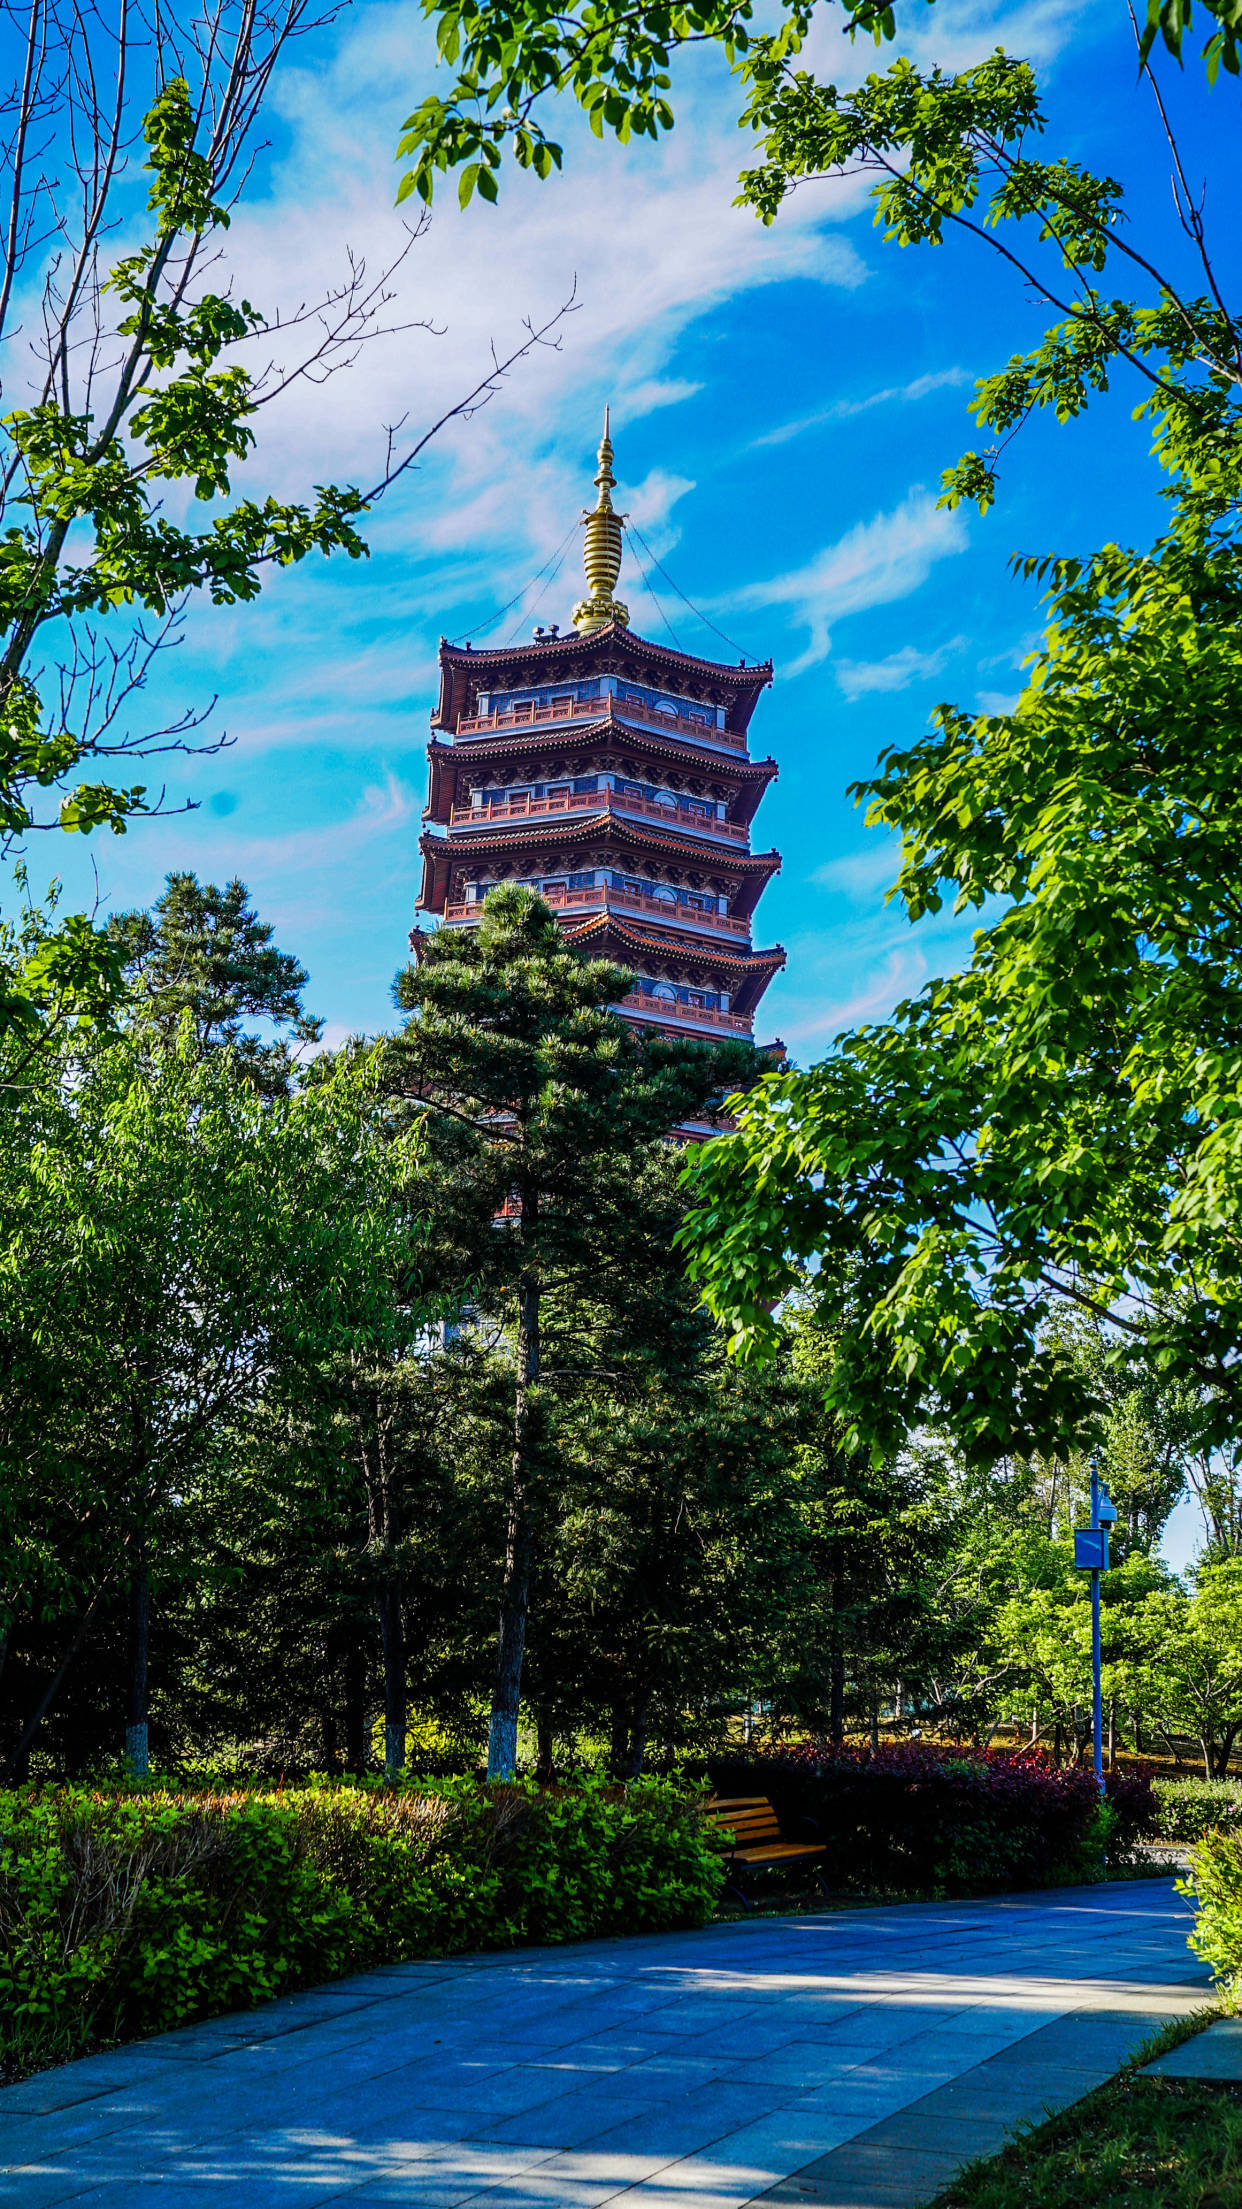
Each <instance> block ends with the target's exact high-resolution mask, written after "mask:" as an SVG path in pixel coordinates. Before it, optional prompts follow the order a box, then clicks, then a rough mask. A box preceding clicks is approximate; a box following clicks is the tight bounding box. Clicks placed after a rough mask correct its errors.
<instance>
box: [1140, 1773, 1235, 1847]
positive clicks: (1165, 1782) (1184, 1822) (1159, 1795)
mask: <svg viewBox="0 0 1242 2209" xmlns="http://www.w3.org/2000/svg"><path fill="white" fill-rule="evenodd" d="M1156 1800H1157V1804H1158V1813H1157V1827H1156V1830H1157V1832H1158V1833H1159V1835H1160V1838H1161V1840H1164V1841H1198V1840H1201V1839H1202V1837H1203V1835H1204V1834H1205V1833H1207V1832H1209V1831H1210V1830H1211V1828H1212V1827H1213V1826H1222V1827H1224V1826H1242V1787H1240V1786H1239V1785H1238V1783H1237V1782H1236V1781H1235V1780H1228V1779H1158V1780H1157V1781H1156Z"/></svg>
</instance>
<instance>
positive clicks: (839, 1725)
mask: <svg viewBox="0 0 1242 2209" xmlns="http://www.w3.org/2000/svg"><path fill="white" fill-rule="evenodd" d="M838 1607H839V1588H838V1576H837V1574H836V1573H835V1572H834V1574H833V1576H832V1655H831V1658H830V1660H829V1665H830V1669H829V1675H828V1739H829V1741H830V1742H831V1743H832V1746H833V1748H834V1749H839V1748H841V1746H842V1745H843V1743H844V1741H845V1651H844V1649H843V1648H842V1646H841V1636H840V1633H839V1631H838V1629H837V1610H838Z"/></svg>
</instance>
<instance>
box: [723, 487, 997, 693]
mask: <svg viewBox="0 0 1242 2209" xmlns="http://www.w3.org/2000/svg"><path fill="white" fill-rule="evenodd" d="M966 543H967V537H966V524H965V521H964V519H963V517H962V514H961V510H960V508H959V509H957V510H954V511H949V510H947V509H942V508H938V507H937V505H936V503H935V500H934V499H933V498H932V497H931V496H930V495H929V493H928V492H926V491H924V490H921V489H917V488H916V489H914V490H911V491H910V493H909V494H908V496H907V497H906V498H905V499H903V501H902V503H901V505H900V506H898V507H895V508H894V509H893V511H892V513H890V514H877V515H875V516H874V518H873V519H872V520H871V521H869V522H858V523H857V524H856V525H855V527H854V528H853V529H850V530H847V531H846V534H845V535H844V537H840V538H838V539H837V542H836V543H835V544H832V545H825V547H824V549H823V551H822V552H818V553H816V555H815V557H814V559H812V560H809V561H807V562H806V563H805V565H804V566H802V567H800V568H794V569H792V570H791V571H790V572H789V573H788V574H786V575H776V576H773V577H772V578H771V580H770V581H768V582H766V583H747V584H744V585H742V586H741V588H740V589H738V590H737V591H735V592H734V593H733V596H732V603H733V605H735V606H744V607H745V606H751V607H762V606H775V607H783V608H785V609H786V610H787V612H788V613H789V615H790V618H791V619H792V620H793V621H794V622H796V623H802V624H804V625H805V627H806V629H807V630H808V632H809V639H808V643H807V646H806V650H805V651H804V652H803V653H802V654H801V655H800V656H799V658H797V659H796V660H795V661H794V662H793V663H792V665H790V666H788V667H786V668H785V669H784V673H785V675H786V676H792V675H799V674H801V673H803V671H804V670H805V669H806V668H808V667H815V666H816V665H818V663H819V662H820V661H821V660H825V659H827V657H828V655H829V653H830V652H831V650H832V631H831V626H830V625H831V623H832V622H833V621H839V620H841V619H843V618H844V616H845V615H847V614H856V613H861V612H862V611H863V610H864V609H865V608H866V607H868V606H883V605H888V604H891V602H892V601H893V600H894V599H898V598H905V597H907V596H908V595H909V593H910V592H911V591H915V590H917V589H918V587H919V585H920V584H921V583H923V582H925V581H926V579H927V576H928V575H929V574H930V572H931V569H932V567H933V566H934V564H935V562H936V561H937V560H943V559H947V558H949V557H951V556H952V555H953V554H954V553H957V552H964V551H965V549H966Z"/></svg>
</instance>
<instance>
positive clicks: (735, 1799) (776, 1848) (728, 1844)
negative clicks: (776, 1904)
mask: <svg viewBox="0 0 1242 2209" xmlns="http://www.w3.org/2000/svg"><path fill="white" fill-rule="evenodd" d="M706 1816H707V1822H708V1824H709V1825H711V1826H714V1827H715V1828H716V1830H717V1832H718V1834H719V1836H720V1840H721V1844H722V1846H723V1848H724V1851H725V1855H726V1857H727V1859H728V1866H729V1877H728V1880H727V1881H726V1888H727V1891H728V1892H729V1893H731V1894H735V1895H736V1896H737V1899H738V1901H739V1902H740V1903H741V1905H742V1908H743V1909H744V1910H749V1908H750V1899H749V1897H748V1896H747V1895H746V1893H745V1892H744V1891H743V1888H742V1886H741V1884H740V1882H739V1879H738V1876H737V1875H738V1873H739V1872H740V1870H741V1867H742V1866H743V1865H744V1864H750V1865H753V1866H754V1867H755V1868H756V1869H760V1868H763V1867H765V1866H767V1865H769V1864H775V1865H779V1864H797V1863H805V1864H809V1863H810V1861H811V1859H812V1858H813V1857H814V1858H822V1857H823V1854H824V1847H823V1843H822V1841H787V1840H786V1839H785V1837H784V1835H783V1833H782V1832H781V1826H780V1819H779V1818H778V1817H777V1815H776V1811H775V1809H774V1807H773V1805H772V1803H771V1802H770V1800H769V1798H768V1797H767V1796H766V1795H728V1796H725V1795H713V1796H712V1799H711V1801H710V1802H709V1803H708V1805H707V1811H706ZM726 1836H731V1838H726ZM815 1879H816V1882H817V1884H818V1886H819V1888H820V1889H821V1891H822V1893H823V1894H825V1895H827V1894H828V1892H829V1889H828V1886H827V1883H826V1881H825V1879H824V1875H823V1872H822V1871H821V1870H820V1868H819V1864H818V1863H817V1864H816V1867H815Z"/></svg>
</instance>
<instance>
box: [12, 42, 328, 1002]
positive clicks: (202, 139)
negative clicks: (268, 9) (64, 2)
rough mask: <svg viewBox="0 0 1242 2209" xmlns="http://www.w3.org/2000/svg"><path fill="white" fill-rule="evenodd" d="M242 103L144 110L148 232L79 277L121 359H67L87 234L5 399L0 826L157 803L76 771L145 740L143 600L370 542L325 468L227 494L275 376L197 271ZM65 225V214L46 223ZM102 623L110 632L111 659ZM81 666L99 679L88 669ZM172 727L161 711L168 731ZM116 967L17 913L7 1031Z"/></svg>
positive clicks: (232, 310) (150, 642) (50, 822)
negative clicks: (134, 725) (130, 722)
mask: <svg viewBox="0 0 1242 2209" xmlns="http://www.w3.org/2000/svg"><path fill="white" fill-rule="evenodd" d="M240 64H241V57H240V55H239V56H238V67H239V76H238V83H240V82H241V81H242V80H243V79H244V78H245V75H246V72H245V70H244V68H242V67H241V66H240ZM74 66H75V65H70V68H69V74H70V76H72V75H73V73H74ZM76 66H80V64H78V65H76ZM264 73H265V72H262V71H260V72H259V74H260V75H262V74H264ZM235 90H236V88H235V87H234V93H235ZM260 93H261V84H256V86H255V87H254V89H253V91H252V92H251V93H249V94H248V95H247V97H248V98H249V99H251V100H252V101H253V102H255V103H257V100H258V98H259V96H260ZM72 104H73V103H72V102H70V105H72ZM229 106H230V101H229V98H228V97H225V98H224V100H223V107H220V106H218V105H217V103H216V102H214V101H213V100H212V99H204V100H202V101H201V102H196V100H195V99H194V98H193V97H192V94H191V89H190V86H189V84H188V83H187V81H186V80H185V78H184V77H182V76H179V75H175V74H174V75H170V76H169V77H168V79H167V81H165V82H164V83H163V84H162V86H161V88H160V90H159V91H158V93H157V95H156V96H155V97H154V99H153V101H152V104H151V106H150V107H149V109H148V112H147V114H146V116H145V119H144V122H143V133H144V135H145V140H146V147H147V162H146V170H147V174H148V177H149V179H150V188H149V195H148V206H147V212H148V216H149V218H150V234H149V236H148V237H147V239H146V241H145V242H144V243H143V244H141V245H140V246H138V247H137V248H136V249H135V250H134V251H132V252H130V253H127V254H123V255H122V256H121V257H120V258H119V259H118V260H117V261H116V263H115V265H114V266H113V267H112V269H111V271H110V273H109V274H108V276H107V277H106V278H105V279H99V280H98V281H95V282H93V285H88V286H87V290H89V292H90V298H91V300H92V301H93V302H94V305H95V307H96V308H97V311H98V321H99V324H100V326H101V329H102V330H103V331H104V332H105V333H106V331H107V329H108V324H109V318H110V316H111V317H112V332H113V336H114V338H115V341H116V358H115V362H114V364H113V369H112V372H111V374H110V376H109V377H107V378H105V377H103V376H101V374H100V370H99V355H98V349H97V348H98V342H99V340H98V339H95V338H93V339H92V345H93V346H94V348H95V349H94V350H93V351H91V355H90V357H91V358H92V360H93V361H94V362H95V368H94V370H93V372H92V375H93V380H92V383H91V386H90V393H89V396H88V397H87V398H85V399H84V400H83V402H82V404H81V405H80V406H76V407H75V405H74V403H73V400H72V395H71V386H70V380H69V377H70V371H69V361H70V359H71V357H72V356H73V354H74V351H75V345H74V335H73V332H74V317H75V315H76V314H77V313H79V312H80V311H81V310H82V308H83V304H84V301H85V299H86V290H84V288H83V286H84V276H83V271H84V270H85V269H86V268H87V267H88V266H89V264H90V258H91V256H90V246H89V244H87V245H86V246H84V247H83V260H82V264H81V267H80V269H79V274H78V276H77V277H76V278H75V281H74V284H73V285H72V286H70V287H69V288H68V291H67V292H66V293H65V295H64V297H63V298H62V296H61V293H60V292H58V291H57V289H56V285H55V281H54V280H53V281H52V290H51V292H50V294H49V299H50V301H51V303H52V304H51V305H50V306H49V314H50V315H51V318H52V323H53V324H55V325H56V327H55V328H52V327H50V328H49V347H50V357H51V358H52V360H53V361H54V362H55V360H56V346H57V344H58V343H60V344H61V345H63V347H64V357H65V369H64V375H63V376H62V375H61V373H60V370H59V367H56V366H54V367H53V370H52V372H51V374H50V376H49V378H48V381H47V383H46V385H45V387H44V389H43V391H42V393H41V395H40V396H39V397H38V398H37V399H36V400H35V402H34V403H33V404H31V405H28V406H21V407H16V408H13V409H11V410H10V411H9V412H8V414H7V415H6V416H5V417H4V421H3V425H2V427H3V432H4V438H5V440H6V444H7V453H6V464H5V482H6V484H7V485H9V486H10V490H9V494H8V495H9V497H10V498H11V501H12V504H13V507H14V508H15V509H24V510H25V518H24V519H23V520H22V521H20V522H16V521H9V522H8V523H7V525H6V526H5V527H4V528H3V532H2V534H0V636H2V638H3V642H2V644H0V836H2V838H3V840H4V841H5V842H6V843H10V842H12V841H14V840H17V839H20V838H22V837H23V836H24V835H25V834H26V832H28V831H29V830H30V829H31V828H32V827H33V826H36V825H37V826H40V827H48V826H57V827H59V828H60V829H61V830H63V831H66V832H69V833H74V834H89V833H90V832H91V831H92V830H94V829H97V828H101V827H105V826H106V827H108V828H110V829H111V830H112V831H113V832H114V833H115V834H118V835H120V834H123V833H124V832H125V829H126V827H127V825H128V823H129V821H130V820H131V819H132V818H133V817H134V816H135V815H138V814H142V813H144V812H146V811H148V810H149V809H150V802H151V801H150V800H149V797H148V792H147V790H146V787H145V786H144V785H143V784H142V783H132V784H129V785H127V786H120V785H117V784H115V783H113V782H112V781H110V780H107V779H96V778H94V777H90V776H88V779H86V780H77V781H74V780H73V778H74V777H75V776H77V775H79V774H80V772H81V770H82V769H83V768H84V767H85V766H87V765H88V763H89V762H91V761H92V760H95V759H100V760H107V759H109V758H111V757H115V756H117V755H122V756H124V755H126V754H129V755H131V756H134V755H136V756H142V754H143V752H144V749H145V746H144V742H143V740H141V739H139V738H136V737H134V736H132V735H129V734H127V733H125V732H124V730H123V729H121V728H118V727H117V726H116V725H115V724H116V722H117V719H118V716H120V715H121V714H122V713H123V711H124V708H125V705H126V702H127V700H129V699H130V698H131V697H132V696H133V695H134V694H135V693H136V692H137V691H139V690H140V689H141V688H142V685H143V681H144V679H145V674H146V670H147V668H148V667H149V665H150V661H151V657H152V655H153V653H154V652H155V651H158V649H159V648H160V643H161V639H163V640H164V641H166V640H167V635H168V631H167V628H166V626H164V627H161V626H157V627H156V629H155V630H154V631H153V632H148V631H147V630H146V629H144V627H143V621H144V617H153V619H154V621H155V623H156V624H157V625H166V624H168V623H169V621H170V620H173V619H175V617H176V614H177V611H178V608H179V606H180V604H181V602H182V600H183V599H184V598H185V596H186V594H187V593H193V592H199V591H201V592H204V593H206V595H207V596H208V597H209V598H210V599H211V601H212V602H213V603H214V604H216V605H232V604H236V603H239V602H243V601H246V600H250V599H253V598H255V597H256V596H257V595H258V592H259V590H260V587H261V579H262V574H263V571H264V569H265V568H267V567H270V566H272V565H279V566H288V565H290V564H291V563H294V562H297V561H301V560H304V559H305V558H307V556H308V555H309V554H310V553H312V552H322V553H325V554H326V553H331V552H335V551H344V552H346V553H347V554H348V555H349V557H350V558H351V559H357V558H360V557H361V556H362V555H363V554H364V552H365V550H366V548H365V546H364V544H363V541H362V539H361V538H360V536H359V535H358V530H357V521H358V517H359V515H360V514H361V513H362V511H363V508H364V501H363V499H362V498H361V496H360V494H359V493H358V492H356V491H354V490H349V489H345V490H342V489H339V488H336V487H334V486H331V485H328V486H322V485H321V486H318V487H317V488H316V491H315V495H314V498H313V500H312V501H310V502H309V503H303V504H298V503H282V502H280V501H278V500H276V499H273V498H270V497H269V498H257V499H256V498H252V497H246V498H242V499H240V500H238V501H236V502H235V503H234V504H233V505H231V506H229V505H227V504H225V505H223V506H221V504H220V502H221V501H227V500H228V498H229V496H230V475H231V471H232V469H233V468H234V467H235V466H236V465H237V464H238V463H240V462H243V461H245V460H246V459H247V458H248V457H249V455H250V453H251V451H252V449H253V446H254V442H255V437H254V429H253V426H252V425H253V420H254V416H255V413H256V409H257V406H258V405H259V403H260V399H261V396H262V394H261V392H260V391H259V390H258V389H256V386H255V383H254V380H253V379H252V377H251V374H250V372H249V370H248V369H246V368H245V367H243V366H242V365H240V364H239V363H238V362H236V361H230V358H229V355H230V353H231V352H233V351H235V350H236V348H237V347H239V346H241V345H243V344H244V343H245V342H246V341H247V340H249V339H250V338H251V337H253V336H254V335H255V334H256V333H261V332H262V331H263V329H264V327H265V324H264V319H263V317H262V315H261V314H260V313H259V312H258V310H256V309H255V308H254V307H253V306H251V304H250V303H249V301H245V300H243V301H241V302H240V303H238V302H235V301H233V300H232V299H230V298H229V297H228V296H226V295H219V294H217V293H215V292H212V291H211V290H209V289H204V288H203V287H202V286H201V285H200V284H199V283H198V282H197V281H196V280H195V260H196V256H197V255H198V254H199V252H200V249H201V248H202V245H203V241H204V239H205V238H206V237H208V236H209V235H210V234H211V233H212V232H214V231H216V230H218V229H220V228H223V227H227V224H228V209H227V205H226V201H225V196H224V195H225V193H226V190H227V187H228V180H229V174H230V169H231V166H232V164H233V162H234V161H235V159H236V157H237V152H238V150H239V143H240V141H239V139H238V138H237V136H236V133H237V130H238V127H239V126H238V119H237V118H236V117H235V116H231V115H230V114H229V113H228V110H229ZM213 118H214V126H213ZM118 127H119V128H122V130H123V128H124V125H123V124H120V123H119V124H118ZM213 127H214V135H213ZM242 128H243V133H244V126H242ZM102 160H103V155H102V151H101V153H100V162H101V163H102ZM101 174H102V171H101ZM15 188H16V187H15ZM93 189H100V190H102V191H103V194H104V197H105V198H106V194H107V189H108V186H107V183H106V181H105V182H104V183H103V184H102V185H101V183H100V178H99V176H97V177H96V180H95V186H94V187H93ZM87 199H88V204H89V201H90V193H89V192H88V194H87ZM15 219H18V218H15ZM99 219H100V215H99V212H98V211H97V213H96V216H95V217H94V220H95V221H96V222H98V221H99ZM113 220H115V217H114V218H113ZM39 227H40V226H39V224H38V223H35V225H34V228H35V229H36V230H37V229H38V228H39ZM57 227H58V226H57V225H56V223H55V222H53V224H52V229H53V233H54V234H55V233H56V232H57ZM105 227H106V225H105ZM114 309H119V310H120V312H119V313H115V314H114V313H113V310H114ZM58 318H63V327H61V326H60V320H59V319H58ZM77 349H79V350H80V347H79V348H77ZM106 349H107V348H106V341H105V350H106ZM182 482H185V483H187V484H188V485H189V487H190V489H191V492H192V500H191V516H190V518H189V519H188V520H187V522H185V523H184V524H178V523H174V522H172V521H170V520H169V519H168V518H167V515H166V514H165V512H164V510H163V509H164V506H165V503H166V500H165V491H166V487H167V486H169V485H173V484H180V483H182ZM195 504H198V505H204V504H207V505H211V506H213V508H214V509H215V510H214V511H213V512H212V513H211V514H210V515H209V516H207V517H205V518H204V519H203V521H202V523H201V525H196V524H195V521H194V519H193V512H192V510H193V506H194V505H195ZM127 609H128V610H129V612H130V614H131V616H132V621H133V626H132V632H131V641H130V643H129V644H128V645H126V644H124V643H123V642H119V641H116V642H113V641H112V640H113V638H114V635H115V632H113V631H112V630H111V629H110V628H109V624H110V622H111V620H112V618H113V617H114V616H116V615H118V614H124V613H125V611H126V610H127ZM105 636H107V637H108V639H109V642H110V643H111V647H112V654H113V656H112V660H111V668H112V673H111V678H110V680H109V678H108V677H107V676H106V675H105V674H104V667H105V663H106V662H107V650H106V648H105V645H104V642H103V639H104V637H105ZM66 637H68V638H69V640H70V642H69V644H68V646H67V647H66V645H65V639H66ZM49 649H50V650H51V651H52V652H53V653H55V652H56V651H61V652H66V651H67V657H65V658H64V659H63V660H62V661H61V663H60V665H59V667H57V665H56V662H55V660H53V661H52V663H51V665H50V666H47V663H46V662H43V663H41V665H40V668H39V671H38V672H37V673H36V672H33V671H32V655H33V654H34V653H35V652H36V651H39V652H43V653H46V652H47V651H48V650H49ZM45 667H46V673H47V677H48V678H49V679H48V680H47V681H46V682H45ZM87 667H89V668H90V670H91V674H90V679H89V680H83V670H84V668H87ZM41 684H42V685H43V686H44V687H43V688H41V687H40V686H41ZM44 690H46V695H44ZM62 716H63V719H62ZM187 725H192V723H182V724H180V725H179V727H180V728H184V727H186V726H187ZM178 733H179V732H178V731H176V730H165V731H163V732H161V738H160V739H159V740H158V741H159V742H160V745H161V748H163V749H166V748H168V743H167V740H168V739H170V738H172V739H173V740H174V741H175V740H176V738H177V735H178ZM150 741H151V743H152V744H154V743H155V742H156V741H157V739H155V738H152V739H151V740H150ZM42 791H54V792H57V793H59V795H58V801H57V806H56V810H55V812H54V813H53V814H52V815H51V816H50V817H45V816H44V814H43V813H42V812H41V811H40V807H39V795H40V793H41V792H42ZM118 982H119V975H118V970H117V961H116V956H115V946H114V944H113V942H112V941H111V940H110V939H109V938H108V937H107V935H106V934H105V933H104V932H103V931H100V930H97V929H95V928H94V927H93V925H92V924H91V923H90V922H89V921H88V920H87V919H86V918H85V917H84V916H82V915H80V914H79V915H72V916H69V917H68V918H67V919H66V920H64V921H62V922H60V923H58V924H53V923H52V922H51V921H50V920H49V921H48V922H47V924H46V925H45V927H44V929H43V931H42V934H41V940H39V941H38V942H36V943H34V944H29V943H25V942H23V940H22V933H21V929H20V927H19V928H18V929H17V931H16V932H15V931H13V930H12V929H10V930H9V932H8V934H7V936H6V938H5V939H4V940H3V941H0V984H2V987H0V1033H3V1032H4V1031H5V1030H6V1029H8V1028H10V1027H17V1028H19V1029H20V1030H22V1031H24V1032H25V1033H26V1034H27V1035H28V1036H37V1035H38V1034H39V1033H40V1032H41V1031H43V1030H45V1029H48V1028H50V1029H51V1030H53V1031H55V1029H56V1028H58V1027H59V1026H60V1025H61V1024H63V1023H65V1022H75V1021H77V1020H78V1019H80V1018H82V1017H84V1016H85V1017H92V1016H106V1015H107V1013H108V1011H109V1009H110V1008H111V1007H112V1006H113V1005H114V1003H115V1000H116V996H117V994H118Z"/></svg>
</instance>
